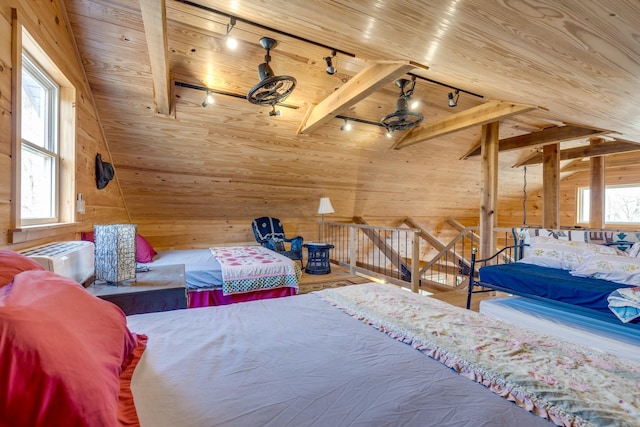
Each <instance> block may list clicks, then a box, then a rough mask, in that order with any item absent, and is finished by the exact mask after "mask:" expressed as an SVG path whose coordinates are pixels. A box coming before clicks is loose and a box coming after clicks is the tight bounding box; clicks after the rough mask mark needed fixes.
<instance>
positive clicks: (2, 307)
mask: <svg viewBox="0 0 640 427" xmlns="http://www.w3.org/2000/svg"><path fill="white" fill-rule="evenodd" d="M0 252H2V251H0ZM12 256H14V257H17V256H18V254H16V255H12ZM1 258H2V256H1V254H0V262H1V261H2V259H1ZM11 265H12V266H14V267H16V268H14V270H13V271H12V272H7V271H6V270H5V271H3V273H6V275H7V276H11V277H10V278H9V281H8V282H6V283H0V358H1V359H2V360H0V382H1V383H2V387H1V388H0V396H4V397H5V398H3V399H0V425H14V426H20V425H30V426H39V425H87V426H94V425H101V426H112V425H113V426H115V425H131V426H135V425H142V426H154V427H162V426H175V425H181V426H205V425H206V426H237V425H261V426H313V425H315V426H325V425H332V426H333V425H335V426H341V425H367V426H369V425H372V426H375V425H393V426H395V425H403V426H413V425H415V426H424V425H438V426H459V425H473V426H483V425H484V426H513V425H521V426H544V425H554V424H556V425H567V426H570V425H572V426H589V425H629V426H631V425H634V424H635V423H636V422H637V420H638V419H640V389H638V384H640V364H638V363H635V362H631V361H629V360H626V359H623V358H618V357H615V356H612V355H609V354H607V353H603V352H600V351H596V350H593V349H590V348H587V347H582V346H578V345H574V344H568V343H564V342H561V341H558V340H557V339H554V338H550V337H548V336H546V335H542V334H538V333H534V332H531V331H529V330H526V329H522V328H518V327H515V326H512V325H509V324H508V323H503V322H499V321H495V320H493V319H491V318H488V317H486V316H484V315H483V314H481V313H475V312H472V311H469V310H464V309H460V308H457V307H454V306H451V305H449V304H445V303H442V302H440V301H437V300H433V299H431V298H428V297H425V296H422V295H417V294H414V293H411V292H408V291H406V290H404V289H401V288H397V287H395V286H392V285H381V284H375V283H370V284H363V285H353V286H347V287H343V288H338V289H329V290H324V291H320V292H315V293H310V294H305V295H298V296H293V297H290V298H276V299H264V300H258V301H252V302H246V303H240V304H230V305H224V306H219V307H202V308H195V309H190V310H174V311H168V312H160V313H147V314H140V315H133V316H128V317H126V318H125V316H124V315H123V314H122V312H121V311H120V310H119V309H118V308H117V307H115V306H114V305H112V304H110V303H108V302H106V301H102V300H100V299H98V298H95V297H94V296H92V295H91V294H89V293H88V292H86V290H85V289H84V288H83V287H82V286H81V285H79V284H77V283H75V282H73V281H72V280H70V279H67V278H64V277H61V276H57V275H55V274H54V273H51V272H47V271H42V267H40V266H39V265H28V263H26V264H24V263H23V264H19V263H17V262H13V263H12V264H11ZM3 268H4V265H3ZM52 337H53V339H52Z"/></svg>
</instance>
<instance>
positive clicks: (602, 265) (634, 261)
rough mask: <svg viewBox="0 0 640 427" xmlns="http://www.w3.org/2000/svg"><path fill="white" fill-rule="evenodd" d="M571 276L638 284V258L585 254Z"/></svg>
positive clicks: (639, 277)
mask: <svg viewBox="0 0 640 427" xmlns="http://www.w3.org/2000/svg"><path fill="white" fill-rule="evenodd" d="M570 274H571V275H572V276H577V277H591V278H594V279H601V280H609V281H611V282H616V283H623V284H625V285H640V258H633V257H628V256H620V255H607V254H593V255H589V256H586V257H585V258H584V260H583V262H582V264H580V265H579V266H578V267H577V268H576V269H575V270H573V271H570Z"/></svg>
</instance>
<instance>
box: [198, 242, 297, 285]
mask: <svg viewBox="0 0 640 427" xmlns="http://www.w3.org/2000/svg"><path fill="white" fill-rule="evenodd" d="M210 250H211V253H212V254H213V256H214V257H215V258H216V259H217V260H218V262H220V265H221V267H222V280H223V283H222V293H223V294H224V295H229V294H238V293H243V292H251V291H257V290H261V289H274V288H281V287H292V288H297V287H298V280H300V277H301V276H302V270H301V269H300V266H298V264H297V263H295V262H294V261H292V260H291V259H289V258H287V257H285V256H283V255H280V254H278V253H276V252H274V251H271V250H269V249H267V248H263V247H262V246H234V247H220V248H210Z"/></svg>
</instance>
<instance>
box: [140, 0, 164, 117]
mask: <svg viewBox="0 0 640 427" xmlns="http://www.w3.org/2000/svg"><path fill="white" fill-rule="evenodd" d="M140 9H141V11H142V21H143V23H144V34H145V36H146V39H147V46H148V48H149V59H150V61H151V77H152V79H153V102H154V104H155V107H156V112H157V113H158V114H164V115H169V113H170V112H171V97H170V94H171V90H170V83H171V80H170V78H169V57H168V53H167V46H168V43H167V8H166V0H159V1H158V0H140Z"/></svg>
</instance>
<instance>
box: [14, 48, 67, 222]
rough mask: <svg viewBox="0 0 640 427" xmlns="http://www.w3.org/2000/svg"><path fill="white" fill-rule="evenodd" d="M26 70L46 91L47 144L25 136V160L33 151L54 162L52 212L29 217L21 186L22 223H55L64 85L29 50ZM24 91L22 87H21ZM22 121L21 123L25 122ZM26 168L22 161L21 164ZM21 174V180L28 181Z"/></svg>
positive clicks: (24, 58) (24, 63)
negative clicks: (59, 131)
mask: <svg viewBox="0 0 640 427" xmlns="http://www.w3.org/2000/svg"><path fill="white" fill-rule="evenodd" d="M22 73H23V75H24V73H28V74H29V75H30V77H31V78H33V79H34V80H35V81H37V82H38V83H39V84H40V85H41V86H42V88H43V89H44V90H45V94H46V100H45V102H44V108H45V114H44V117H43V120H44V128H45V132H44V133H45V135H44V141H43V142H44V144H43V145H44V146H41V145H40V144H37V143H34V142H33V141H29V140H27V139H26V138H24V136H22V137H21V145H20V148H21V153H22V156H21V159H22V158H23V157H24V154H25V152H31V153H33V154H35V155H37V156H39V157H42V158H46V159H49V161H50V162H51V171H50V172H51V176H50V177H49V183H48V184H49V187H50V188H49V193H50V195H51V196H50V200H49V207H48V210H49V215H47V216H40V217H27V216H26V212H25V210H24V205H23V204H24V202H25V194H23V193H22V191H23V190H24V187H23V186H21V194H20V195H21V204H20V207H21V212H20V224H21V225H35V224H54V223H58V222H60V211H59V206H60V200H59V195H60V188H59V183H60V179H59V171H60V155H59V138H58V129H59V109H60V108H59V105H60V87H59V86H58V85H57V84H56V82H55V81H54V80H53V78H52V77H51V76H49V74H48V73H47V72H46V71H45V70H44V69H43V68H42V67H41V66H40V65H39V64H38V63H37V62H36V61H35V60H34V59H33V58H32V57H31V55H30V54H29V52H28V51H26V50H24V49H23V52H22ZM21 93H22V87H21ZM22 124H23V123H22V121H21V125H22ZM21 167H22V164H21ZM24 178H25V177H23V176H22V175H21V183H24Z"/></svg>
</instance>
